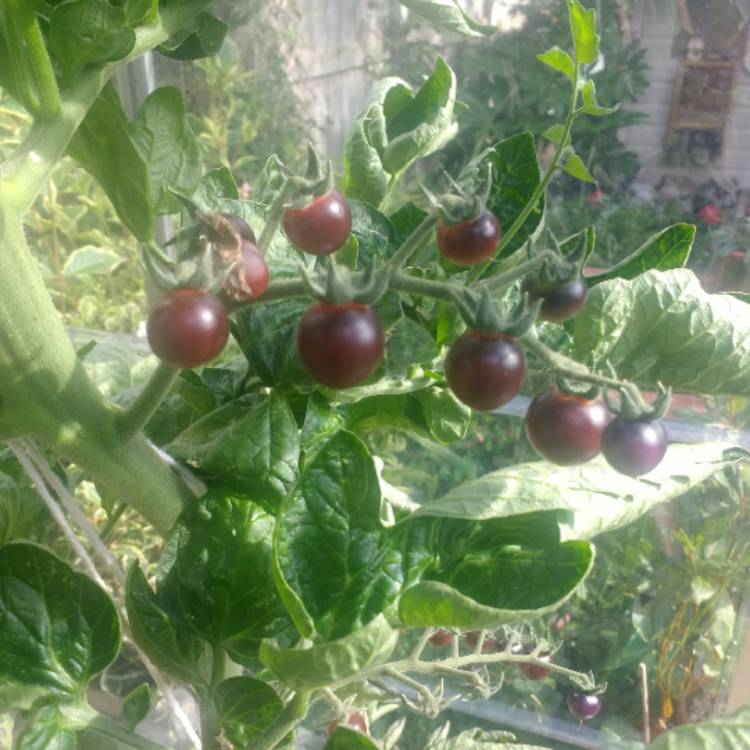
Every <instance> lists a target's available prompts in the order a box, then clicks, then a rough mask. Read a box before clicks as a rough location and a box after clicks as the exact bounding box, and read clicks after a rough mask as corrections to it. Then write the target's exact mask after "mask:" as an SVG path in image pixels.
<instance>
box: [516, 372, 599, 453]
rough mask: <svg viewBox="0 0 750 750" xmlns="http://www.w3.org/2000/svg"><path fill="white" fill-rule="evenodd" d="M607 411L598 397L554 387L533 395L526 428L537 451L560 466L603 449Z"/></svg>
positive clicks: (527, 414)
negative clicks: (595, 398)
mask: <svg viewBox="0 0 750 750" xmlns="http://www.w3.org/2000/svg"><path fill="white" fill-rule="evenodd" d="M608 422H609V413H608V412H607V409H606V408H605V406H604V404H602V403H601V402H600V401H591V400H589V399H587V398H583V397H581V396H574V395H572V394H569V393H563V392H562V391H561V390H559V389H558V388H556V387H554V386H553V387H552V388H549V389H547V390H546V391H544V392H542V393H540V394H538V395H537V396H535V397H534V400H533V401H532V402H531V404H530V405H529V410H528V411H527V412H526V432H527V433H528V436H529V440H530V441H531V444H532V445H533V446H534V448H536V450H537V451H538V452H539V454H540V455H541V456H542V457H543V458H546V459H547V460H548V461H551V462H552V463H553V464H558V465H559V466H575V465H576V464H582V463H585V462H586V461H590V460H591V459H592V458H594V456H597V455H598V454H599V452H600V451H601V449H602V433H603V432H604V428H605V427H606V426H607V423H608Z"/></svg>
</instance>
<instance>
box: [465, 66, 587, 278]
mask: <svg viewBox="0 0 750 750" xmlns="http://www.w3.org/2000/svg"><path fill="white" fill-rule="evenodd" d="M580 78H581V66H580V65H576V71H575V76H574V80H573V91H572V92H571V95H570V104H569V106H568V116H567V117H566V119H565V125H564V127H563V134H562V137H561V138H560V143H558V145H557V149H556V151H555V155H554V156H553V157H552V161H551V162H550V165H549V167H548V168H547V172H546V173H545V175H544V177H543V178H542V180H541V182H540V183H539V184H538V185H537V187H536V190H534V192H533V193H532V195H531V198H529V201H528V203H527V204H526V205H525V206H524V208H523V210H522V211H521V213H520V214H518V216H517V217H516V220H515V221H514V222H513V224H511V227H510V229H509V230H508V231H507V232H505V234H504V236H503V239H502V240H501V242H500V244H499V245H498V248H497V250H496V251H495V254H494V255H493V256H492V257H491V258H490V259H489V260H487V261H485V262H484V263H482V264H481V265H479V266H476V268H474V269H473V270H472V272H471V273H470V274H469V276H468V278H467V280H466V283H467V284H470V283H473V282H475V281H477V280H478V279H480V278H482V276H483V274H484V272H485V271H486V270H487V269H488V268H489V267H490V264H491V263H492V261H493V260H494V259H495V258H497V257H499V256H500V255H501V254H502V252H503V250H505V248H506V247H508V245H509V244H510V242H511V240H512V239H513V238H514V237H515V236H516V234H518V232H519V231H520V230H521V228H522V227H523V225H524V224H525V223H526V219H528V218H529V215H530V214H531V213H532V212H533V211H535V210H536V207H537V205H538V204H539V201H540V199H541V198H542V196H543V195H544V193H545V191H546V190H547V185H549V183H550V180H551V179H552V177H553V175H554V174H555V170H556V169H557V165H558V164H559V163H560V159H561V158H562V154H563V151H564V150H565V148H566V147H567V145H568V141H569V140H570V131H571V130H572V129H573V122H574V121H575V119H576V117H577V116H578V114H579V112H578V109H577V105H578V84H579V81H580Z"/></svg>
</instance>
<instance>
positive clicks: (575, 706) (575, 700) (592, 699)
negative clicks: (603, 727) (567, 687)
mask: <svg viewBox="0 0 750 750" xmlns="http://www.w3.org/2000/svg"><path fill="white" fill-rule="evenodd" d="M568 708H569V709H570V713H572V714H573V716H575V717H576V718H577V719H580V720H581V721H589V720H590V719H593V718H594V717H595V716H598V714H599V712H600V711H601V710H602V699H601V696H599V695H588V694H587V693H576V692H573V693H570V694H569V695H568Z"/></svg>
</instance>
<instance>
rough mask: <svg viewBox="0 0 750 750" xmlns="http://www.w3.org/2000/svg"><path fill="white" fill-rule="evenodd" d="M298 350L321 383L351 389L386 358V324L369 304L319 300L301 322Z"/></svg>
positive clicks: (329, 386)
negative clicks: (331, 302) (337, 303)
mask: <svg viewBox="0 0 750 750" xmlns="http://www.w3.org/2000/svg"><path fill="white" fill-rule="evenodd" d="M297 351H298V352H299V358H300V360H301V361H302V364H303V365H304V366H305V367H306V368H307V370H308V371H309V372H310V374H311V375H312V376H313V377H314V378H315V380H317V381H318V382H319V383H321V384H322V385H325V386H327V387H328V388H351V387H352V386H354V385H357V384H359V383H361V382H362V381H363V380H366V379H367V378H368V377H369V376H370V375H372V373H373V372H375V370H376V369H377V367H378V365H379V364H380V362H381V361H382V359H383V354H384V351H385V335H384V333H383V326H382V324H381V322H380V319H379V318H378V316H377V314H376V313H375V311H374V310H373V309H372V308H371V307H369V306H368V305H360V304H356V303H354V302H352V303H349V304H346V305H331V304H329V303H327V302H318V303H316V304H314V305H312V307H310V308H308V310H307V312H305V314H304V315H303V316H302V319H301V320H300V322H299V326H298V328H297Z"/></svg>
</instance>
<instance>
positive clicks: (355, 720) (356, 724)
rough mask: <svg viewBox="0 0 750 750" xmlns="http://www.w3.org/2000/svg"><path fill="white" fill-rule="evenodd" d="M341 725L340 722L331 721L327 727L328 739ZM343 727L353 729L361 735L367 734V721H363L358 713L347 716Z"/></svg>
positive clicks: (353, 712)
mask: <svg viewBox="0 0 750 750" xmlns="http://www.w3.org/2000/svg"><path fill="white" fill-rule="evenodd" d="M341 725H342V723H341V722H340V721H332V722H331V723H330V724H329V725H328V736H329V737H330V736H331V735H332V734H333V733H334V732H335V731H336V729H337V728H338V727H340V726H341ZM344 726H347V727H352V728H353V729H358V730H359V731H360V732H362V733H363V734H367V732H368V727H367V720H366V719H365V717H364V715H363V714H361V713H360V712H359V711H352V713H350V714H349V716H347V717H346V722H345V723H344Z"/></svg>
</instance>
